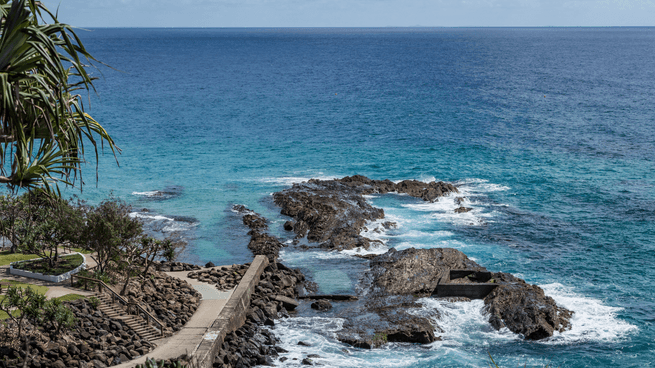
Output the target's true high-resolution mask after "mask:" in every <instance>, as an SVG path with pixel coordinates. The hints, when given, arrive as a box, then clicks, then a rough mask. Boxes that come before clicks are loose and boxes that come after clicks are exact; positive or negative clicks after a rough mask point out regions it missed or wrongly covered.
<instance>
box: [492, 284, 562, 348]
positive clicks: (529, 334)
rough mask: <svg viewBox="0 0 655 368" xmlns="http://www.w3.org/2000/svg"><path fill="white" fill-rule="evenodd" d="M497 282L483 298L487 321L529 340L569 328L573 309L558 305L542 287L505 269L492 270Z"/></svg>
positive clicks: (497, 327)
mask: <svg viewBox="0 0 655 368" xmlns="http://www.w3.org/2000/svg"><path fill="white" fill-rule="evenodd" d="M493 278H494V279H495V280H497V282H498V284H499V286H498V287H497V288H496V289H494V290H493V291H492V292H491V293H490V294H489V295H487V297H486V298H485V299H484V303H485V311H486V312H487V313H488V314H489V322H490V323H491V325H492V326H493V327H494V328H495V329H497V330H499V329H501V328H503V327H507V328H508V329H509V330H510V331H512V332H514V333H517V334H521V335H523V336H524V337H525V338H526V339H529V340H540V339H544V338H547V337H550V336H552V335H553V333H554V332H555V331H559V332H563V331H566V330H567V329H570V328H571V325H570V319H571V316H572V315H573V312H571V311H570V310H568V309H566V308H563V307H560V306H558V305H557V304H556V303H555V301H554V300H553V298H551V297H549V296H546V295H545V293H544V291H543V289H542V288H540V287H539V286H537V285H530V284H528V283H526V282H525V281H524V280H521V279H519V278H517V277H515V276H513V275H510V274H507V273H494V274H493Z"/></svg>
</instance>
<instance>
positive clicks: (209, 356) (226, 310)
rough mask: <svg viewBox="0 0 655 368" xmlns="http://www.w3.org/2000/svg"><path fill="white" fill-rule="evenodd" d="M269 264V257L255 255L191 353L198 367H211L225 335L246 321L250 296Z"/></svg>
mask: <svg viewBox="0 0 655 368" xmlns="http://www.w3.org/2000/svg"><path fill="white" fill-rule="evenodd" d="M266 266H268V258H267V257H265V256H262V255H258V256H255V259H254V260H253V262H252V264H250V268H248V272H246V274H245V275H244V276H243V278H242V279H241V282H239V286H237V288H236V289H235V290H234V291H233V292H232V295H231V296H230V299H229V300H228V301H227V303H226V304H225V306H224V307H223V309H222V310H221V312H220V314H219V315H218V317H217V318H216V320H215V321H214V323H213V324H212V325H211V326H210V327H209V328H207V332H206V333H205V336H204V337H203V341H202V342H201V343H200V344H198V346H197V347H196V348H195V350H194V351H193V352H192V353H191V356H190V358H191V360H192V361H194V362H196V363H197V365H196V366H197V367H198V368H211V367H212V366H213V363H214V357H215V356H216V355H217V353H218V350H219V349H220V347H221V345H222V344H223V340H224V339H225V335H227V334H228V333H230V332H232V331H235V330H236V329H238V328H239V327H241V326H243V324H244V323H245V322H246V315H247V313H248V308H249V307H250V297H251V296H252V293H253V292H254V291H255V286H257V284H258V283H259V279H260V277H261V275H262V273H263V272H264V269H265V268H266Z"/></svg>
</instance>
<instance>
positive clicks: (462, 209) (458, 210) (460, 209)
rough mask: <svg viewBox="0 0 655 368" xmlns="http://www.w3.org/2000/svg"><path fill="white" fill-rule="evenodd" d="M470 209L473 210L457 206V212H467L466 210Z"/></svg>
mask: <svg viewBox="0 0 655 368" xmlns="http://www.w3.org/2000/svg"><path fill="white" fill-rule="evenodd" d="M470 210H472V208H469V207H458V208H455V213H466V212H469V211H470Z"/></svg>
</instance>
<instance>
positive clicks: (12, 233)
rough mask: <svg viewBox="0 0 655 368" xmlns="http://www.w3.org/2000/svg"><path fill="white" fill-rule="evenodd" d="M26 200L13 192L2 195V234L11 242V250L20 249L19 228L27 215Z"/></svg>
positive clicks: (0, 232)
mask: <svg viewBox="0 0 655 368" xmlns="http://www.w3.org/2000/svg"><path fill="white" fill-rule="evenodd" d="M26 213H27V211H26V206H25V202H24V201H22V200H21V199H20V198H18V197H16V195H14V194H13V193H8V194H6V195H2V196H0V236H3V237H4V238H5V239H8V240H9V241H10V242H11V252H12V253H16V251H17V250H18V244H19V240H18V228H19V227H20V224H21V220H22V219H23V218H24V217H25V216H26Z"/></svg>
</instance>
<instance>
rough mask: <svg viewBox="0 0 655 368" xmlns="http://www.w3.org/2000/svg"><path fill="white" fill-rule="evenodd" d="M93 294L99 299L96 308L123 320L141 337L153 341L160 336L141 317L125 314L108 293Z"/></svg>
mask: <svg viewBox="0 0 655 368" xmlns="http://www.w3.org/2000/svg"><path fill="white" fill-rule="evenodd" d="M95 296H96V298H98V300H99V301H100V303H99V305H98V309H99V310H100V311H102V312H103V313H104V314H105V315H106V316H107V317H109V318H112V319H115V320H120V321H123V322H124V323H125V324H126V325H128V326H129V327H130V328H131V329H132V330H134V331H135V332H136V333H137V334H138V335H139V336H140V337H141V338H142V339H145V340H148V341H153V340H157V339H159V338H161V334H160V333H159V332H158V331H157V330H155V329H154V328H153V327H152V326H149V325H148V324H147V322H146V321H144V320H143V319H142V318H140V317H137V316H133V315H129V314H127V313H126V312H125V311H124V310H123V309H122V308H120V307H119V306H117V305H116V304H115V303H114V302H113V300H112V298H111V296H109V295H108V294H98V293H96V295H95Z"/></svg>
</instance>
